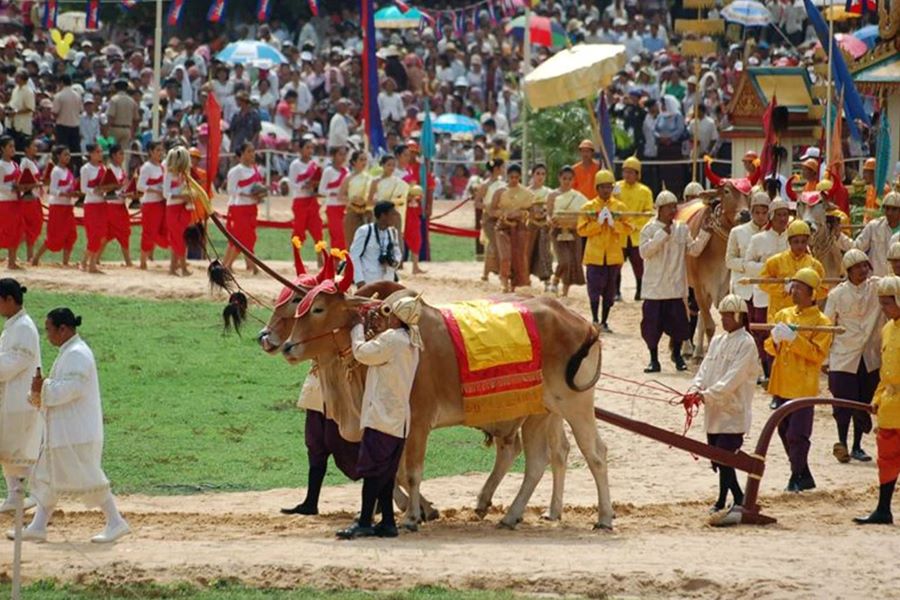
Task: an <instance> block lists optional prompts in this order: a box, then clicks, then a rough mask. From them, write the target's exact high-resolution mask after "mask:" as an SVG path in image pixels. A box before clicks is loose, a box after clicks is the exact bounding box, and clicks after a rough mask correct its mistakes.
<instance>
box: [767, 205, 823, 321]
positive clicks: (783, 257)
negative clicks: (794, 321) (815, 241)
mask: <svg viewBox="0 0 900 600" xmlns="http://www.w3.org/2000/svg"><path fill="white" fill-rule="evenodd" d="M809 236H810V229H809V225H807V224H806V223H805V222H803V221H799V220H796V221H794V222H793V223H791V224H790V225H788V228H787V241H788V249H787V250H785V251H784V252H779V253H778V254H776V255H775V256H773V257H771V258H769V259H768V260H767V261H766V264H765V266H763V269H762V271H761V272H760V277H763V278H766V279H775V280H778V282H777V283H763V284H760V286H759V287H760V289H762V290H763V291H764V292H766V293H767V294H768V295H769V309H768V313H767V320H768V322H769V323H772V322H773V319H774V317H775V315H776V314H777V313H778V311H780V310H781V309H783V308H787V307H788V306H790V305H791V302H792V297H791V291H790V290H791V287H792V286H791V285H786V284H785V283H784V282H786V281H787V280H788V279H790V278H791V277H793V276H794V274H795V273H796V272H797V271H799V270H800V269H803V268H806V267H809V268H811V269H813V270H815V272H816V273H818V274H819V281H821V279H822V278H823V277H825V268H824V267H823V266H822V263H820V262H819V261H818V260H817V259H816V258H814V257H813V256H812V255H811V254H810V253H809ZM817 287H819V286H817ZM827 293H828V290H826V289H825V288H822V287H820V288H819V290H818V291H817V292H816V294H817V298H818V299H824V298H825V296H826V294H827Z"/></svg>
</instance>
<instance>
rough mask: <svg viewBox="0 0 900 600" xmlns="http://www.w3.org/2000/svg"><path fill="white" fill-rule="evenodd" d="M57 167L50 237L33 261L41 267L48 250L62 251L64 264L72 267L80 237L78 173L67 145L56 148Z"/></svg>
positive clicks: (52, 188) (52, 187)
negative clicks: (76, 214) (76, 224)
mask: <svg viewBox="0 0 900 600" xmlns="http://www.w3.org/2000/svg"><path fill="white" fill-rule="evenodd" d="M51 157H52V158H53V164H54V165H55V166H54V167H53V170H52V171H51V172H50V189H49V198H48V202H49V215H48V217H47V239H45V240H44V243H43V244H42V245H41V248H40V249H39V250H38V251H37V254H35V255H34V258H33V259H32V260H31V264H32V265H35V266H37V265H38V263H39V262H40V260H41V257H42V256H43V255H44V253H45V252H47V251H48V250H49V251H50V252H62V253H63V255H62V266H63V267H68V266H69V257H70V256H72V248H73V247H74V246H75V242H76V240H77V239H78V231H77V229H76V228H75V200H76V199H77V198H78V191H77V190H76V189H75V176H74V175H72V170H71V169H70V168H69V164H70V162H71V160H72V154H71V153H70V152H69V149H68V148H67V147H66V146H57V147H56V148H54V149H53V154H52V155H51Z"/></svg>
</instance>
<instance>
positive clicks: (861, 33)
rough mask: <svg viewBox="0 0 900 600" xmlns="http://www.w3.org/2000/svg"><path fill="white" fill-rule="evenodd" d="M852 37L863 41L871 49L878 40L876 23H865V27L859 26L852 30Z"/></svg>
mask: <svg viewBox="0 0 900 600" xmlns="http://www.w3.org/2000/svg"><path fill="white" fill-rule="evenodd" d="M853 37H855V38H856V39H858V40H859V41H861V42H865V44H866V46H868V47H869V49H870V50H871V49H872V48H874V47H875V43H876V42H877V41H878V25H866V26H865V27H860V28H859V29H857V30H856V31H854V32H853Z"/></svg>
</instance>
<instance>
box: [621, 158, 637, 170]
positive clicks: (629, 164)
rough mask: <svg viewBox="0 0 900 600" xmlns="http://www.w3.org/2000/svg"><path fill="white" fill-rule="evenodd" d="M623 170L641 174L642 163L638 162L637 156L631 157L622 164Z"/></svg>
mask: <svg viewBox="0 0 900 600" xmlns="http://www.w3.org/2000/svg"><path fill="white" fill-rule="evenodd" d="M622 168H623V169H632V170H634V171H637V172H638V173H640V172H641V161H640V160H638V157H637V156H629V157H628V158H626V159H625V162H624V163H622Z"/></svg>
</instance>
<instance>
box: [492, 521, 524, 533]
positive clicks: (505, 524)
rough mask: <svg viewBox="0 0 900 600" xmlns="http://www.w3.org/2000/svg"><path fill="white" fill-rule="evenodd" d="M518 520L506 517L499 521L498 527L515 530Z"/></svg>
mask: <svg viewBox="0 0 900 600" xmlns="http://www.w3.org/2000/svg"><path fill="white" fill-rule="evenodd" d="M518 524H519V522H518V521H513V522H509V521H507V520H506V519H503V520H502V521H500V522H499V523H497V529H508V530H509V531H514V530H515V529H516V525H518Z"/></svg>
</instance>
